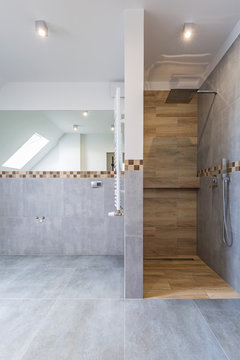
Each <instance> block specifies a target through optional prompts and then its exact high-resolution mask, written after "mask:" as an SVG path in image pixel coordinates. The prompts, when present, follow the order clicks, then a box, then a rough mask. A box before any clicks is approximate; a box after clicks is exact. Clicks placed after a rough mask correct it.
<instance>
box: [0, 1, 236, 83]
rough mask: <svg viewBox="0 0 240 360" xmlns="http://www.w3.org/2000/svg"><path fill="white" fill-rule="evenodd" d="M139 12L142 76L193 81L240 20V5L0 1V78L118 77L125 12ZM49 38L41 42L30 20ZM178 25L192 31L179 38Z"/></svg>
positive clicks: (120, 75)
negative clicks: (193, 31)
mask: <svg viewBox="0 0 240 360" xmlns="http://www.w3.org/2000/svg"><path fill="white" fill-rule="evenodd" d="M138 7H143V8H144V9H145V10H146V13H145V70H146V71H145V74H146V76H145V78H146V81H149V82H152V81H154V82H157V81H162V82H164V81H165V82H169V81H172V82H176V83H177V82H178V81H179V79H181V80H188V79H189V78H190V79H195V78H197V79H198V78H199V77H201V76H202V74H203V73H204V72H205V70H206V68H207V66H208V64H209V63H210V62H211V61H212V59H213V57H214V55H215V54H216V53H217V51H218V49H219V48H220V46H221V45H222V44H223V42H224V41H225V40H226V38H227V36H228V35H229V33H230V32H231V30H232V29H233V27H234V26H235V24H236V23H237V21H238V19H239V18H240V1H239V0H199V1H196V0H195V1H193V0H101V1H99V0H50V1H49V0H41V1H38V0H21V1H19V0H7V1H5V0H1V1H0V49H1V56H0V81H5V82H9V81H20V82H21V81H49V82H50V81H69V82H70V81H76V82H77V81H118V80H123V79H124V43H123V33H124V22H123V18H124V9H126V8H138ZM36 19H44V20H45V21H46V22H47V23H48V26H49V37H48V38H47V39H39V38H37V37H36V35H35V33H34V21H35V20H36ZM184 22H194V23H195V24H196V34H195V36H194V38H193V39H192V41H190V42H188V43H186V42H183V40H182V38H181V32H182V27H183V24H184Z"/></svg>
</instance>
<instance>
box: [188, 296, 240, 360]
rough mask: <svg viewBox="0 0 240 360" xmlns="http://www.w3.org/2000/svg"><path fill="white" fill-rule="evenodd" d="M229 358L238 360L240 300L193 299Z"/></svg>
mask: <svg viewBox="0 0 240 360" xmlns="http://www.w3.org/2000/svg"><path fill="white" fill-rule="evenodd" d="M195 302H196V304H197V306H198V308H199V309H200V311H201V313H202V314H203V316H204V318H205V320H206V321H207V323H208V325H209V327H210V328H211V330H212V331H213V333H214V335H215V336H216V338H217V340H218V341H219V343H220V344H221V346H222V348H223V349H224V351H225V353H226V355H227V356H228V357H229V359H230V360H239V357H240V351H239V344H240V300H237V299H236V300H195Z"/></svg>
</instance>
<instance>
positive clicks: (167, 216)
mask: <svg viewBox="0 0 240 360" xmlns="http://www.w3.org/2000/svg"><path fill="white" fill-rule="evenodd" d="M168 93H169V92H168V91H145V96H144V98H145V102H144V256H145V257H149V256H153V255H156V256H176V255H194V254H196V189H197V188H198V187H199V179H198V178H197V98H196V97H194V98H193V100H192V101H191V102H190V103H189V104H166V103H165V101H166V98H167V96H168Z"/></svg>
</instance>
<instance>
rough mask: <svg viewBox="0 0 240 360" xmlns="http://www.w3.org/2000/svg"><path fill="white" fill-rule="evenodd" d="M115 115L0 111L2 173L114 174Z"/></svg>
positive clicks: (0, 164) (89, 112)
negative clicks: (107, 172)
mask: <svg viewBox="0 0 240 360" xmlns="http://www.w3.org/2000/svg"><path fill="white" fill-rule="evenodd" d="M113 124H114V112H113V111H111V110H93V111H85V110H82V111H80V110H77V111H68V110H66V111H62V110H61V111H55V110H49V111H22V110H21V111H0V171H112V170H113V160H114V159H113V155H114V126H113Z"/></svg>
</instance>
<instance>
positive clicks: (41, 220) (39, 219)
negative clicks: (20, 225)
mask: <svg viewBox="0 0 240 360" xmlns="http://www.w3.org/2000/svg"><path fill="white" fill-rule="evenodd" d="M36 220H37V221H38V222H40V223H43V222H44V221H45V220H46V218H45V216H36Z"/></svg>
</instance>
